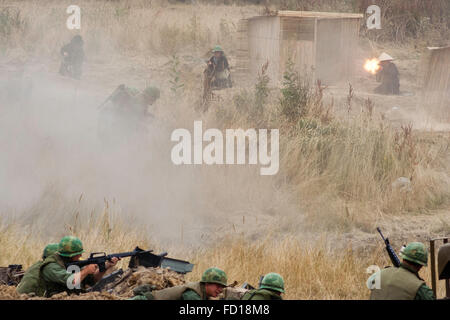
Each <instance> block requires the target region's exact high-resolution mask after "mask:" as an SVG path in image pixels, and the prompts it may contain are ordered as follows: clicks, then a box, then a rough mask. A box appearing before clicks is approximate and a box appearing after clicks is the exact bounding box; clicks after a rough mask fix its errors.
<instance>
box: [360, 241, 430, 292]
mask: <svg viewBox="0 0 450 320" xmlns="http://www.w3.org/2000/svg"><path fill="white" fill-rule="evenodd" d="M400 255H401V257H402V259H403V261H402V263H401V264H400V267H399V268H395V267H390V268H385V269H383V270H380V271H378V272H376V273H374V274H373V275H372V276H371V277H370V278H369V279H368V284H369V285H371V288H372V289H371V294H370V299H371V300H434V299H435V297H434V295H433V291H432V290H431V289H430V288H429V287H428V286H427V285H426V283H425V281H424V280H423V279H422V278H420V277H419V270H420V269H421V268H422V267H423V266H427V263H428V251H427V249H426V248H425V246H424V244H423V243H421V242H411V243H409V244H408V245H407V246H406V247H405V248H404V249H403V250H402V251H401V252H400ZM376 277H379V279H380V281H379V284H380V285H379V288H376V286H374V284H375V283H376Z"/></svg>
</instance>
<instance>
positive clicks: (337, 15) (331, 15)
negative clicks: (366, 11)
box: [249, 10, 364, 19]
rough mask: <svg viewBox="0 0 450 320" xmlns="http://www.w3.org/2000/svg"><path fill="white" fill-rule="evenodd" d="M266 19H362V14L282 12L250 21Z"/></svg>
mask: <svg viewBox="0 0 450 320" xmlns="http://www.w3.org/2000/svg"><path fill="white" fill-rule="evenodd" d="M265 17H288V18H319V19H343V18H345V19H362V18H364V15H363V14H362V13H343V12H318V11H287V10H280V11H277V12H276V14H272V15H265V16H256V17H251V18H249V19H256V18H265Z"/></svg>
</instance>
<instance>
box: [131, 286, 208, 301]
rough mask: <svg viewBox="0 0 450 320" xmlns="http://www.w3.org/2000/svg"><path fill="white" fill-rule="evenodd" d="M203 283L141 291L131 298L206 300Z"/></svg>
mask: <svg viewBox="0 0 450 320" xmlns="http://www.w3.org/2000/svg"><path fill="white" fill-rule="evenodd" d="M207 299H208V298H207V296H206V291H205V285H204V284H203V283H201V282H190V283H187V284H185V285H181V286H176V287H171V288H165V289H162V290H155V291H147V292H141V293H140V294H139V295H137V296H135V297H133V298H132V299H131V300H207Z"/></svg>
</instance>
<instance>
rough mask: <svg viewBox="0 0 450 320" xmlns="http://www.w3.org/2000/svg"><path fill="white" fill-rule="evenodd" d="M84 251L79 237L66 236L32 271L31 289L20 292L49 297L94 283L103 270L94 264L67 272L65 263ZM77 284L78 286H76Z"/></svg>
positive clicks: (78, 257)
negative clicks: (73, 271)
mask: <svg viewBox="0 0 450 320" xmlns="http://www.w3.org/2000/svg"><path fill="white" fill-rule="evenodd" d="M83 252H84V249H83V244H82V242H81V240H80V239H78V238H77V237H73V236H66V237H64V238H62V239H61V241H60V242H59V244H58V249H57V252H56V253H54V254H52V255H50V256H48V257H47V258H46V259H45V260H44V261H43V262H42V263H41V265H40V266H39V268H36V270H34V271H33V274H32V277H30V278H31V280H30V282H31V283H30V284H29V285H28V286H27V287H28V288H29V289H33V291H28V290H22V289H21V292H20V293H28V294H29V293H32V292H33V293H34V294H35V295H37V296H44V297H50V296H52V295H54V294H56V293H60V292H64V291H66V292H68V293H73V292H78V291H79V290H78V291H77V289H75V288H77V287H79V288H80V287H81V285H86V284H88V285H94V284H95V283H96V282H97V281H99V280H100V279H101V278H102V277H103V275H104V273H105V272H107V271H108V270H106V271H105V272H99V270H98V266H97V265H96V264H90V265H87V266H86V267H84V268H83V269H82V270H80V271H79V272H77V273H72V272H68V271H67V269H66V266H65V265H66V263H68V262H70V261H78V260H79V259H80V258H81V255H82V253H83ZM117 261H118V259H117V258H113V259H112V260H111V261H110V262H109V261H108V262H107V265H106V268H107V269H109V268H112V267H113V266H114V265H116V263H117ZM78 285H79V286H78Z"/></svg>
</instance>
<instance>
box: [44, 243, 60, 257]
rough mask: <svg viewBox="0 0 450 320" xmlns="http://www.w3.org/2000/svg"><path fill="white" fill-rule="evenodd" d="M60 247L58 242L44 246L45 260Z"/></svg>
mask: <svg viewBox="0 0 450 320" xmlns="http://www.w3.org/2000/svg"><path fill="white" fill-rule="evenodd" d="M58 247H59V244H58V243H50V244H48V245H46V246H45V248H44V252H43V253H42V259H43V260H44V259H45V258H47V257H49V256H51V255H52V254H54V253H55V252H56V251H58Z"/></svg>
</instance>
